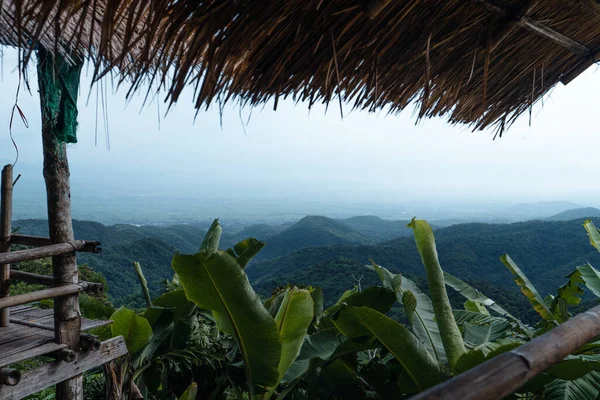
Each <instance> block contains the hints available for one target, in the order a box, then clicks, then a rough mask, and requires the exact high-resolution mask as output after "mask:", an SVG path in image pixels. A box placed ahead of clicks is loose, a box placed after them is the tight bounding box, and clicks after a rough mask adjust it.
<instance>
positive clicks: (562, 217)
mask: <svg viewBox="0 0 600 400" xmlns="http://www.w3.org/2000/svg"><path fill="white" fill-rule="evenodd" d="M598 217H600V210H599V209H597V208H595V207H583V208H574V209H572V210H567V211H563V212H561V213H558V214H556V215H553V216H551V217H547V218H544V220H546V221H571V220H573V219H586V218H598Z"/></svg>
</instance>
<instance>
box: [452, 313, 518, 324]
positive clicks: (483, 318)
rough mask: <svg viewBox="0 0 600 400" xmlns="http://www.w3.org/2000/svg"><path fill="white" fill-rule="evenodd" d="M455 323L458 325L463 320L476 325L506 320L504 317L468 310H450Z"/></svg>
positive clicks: (462, 322)
mask: <svg viewBox="0 0 600 400" xmlns="http://www.w3.org/2000/svg"><path fill="white" fill-rule="evenodd" d="M452 313H453V314H454V319H455V320H456V323H457V324H458V325H459V326H460V325H463V324H464V323H465V322H468V323H471V324H476V325H489V324H493V323H497V322H507V319H506V318H502V317H493V316H491V315H486V314H481V313H478V312H474V311H469V310H452Z"/></svg>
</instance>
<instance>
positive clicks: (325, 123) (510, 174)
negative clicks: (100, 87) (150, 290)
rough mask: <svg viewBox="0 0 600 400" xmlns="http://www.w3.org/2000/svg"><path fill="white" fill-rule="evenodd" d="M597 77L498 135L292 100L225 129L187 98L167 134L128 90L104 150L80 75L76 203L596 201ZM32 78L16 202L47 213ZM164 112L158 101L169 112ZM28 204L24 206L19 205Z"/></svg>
mask: <svg viewBox="0 0 600 400" xmlns="http://www.w3.org/2000/svg"><path fill="white" fill-rule="evenodd" d="M15 65H16V55H15V52H14V51H13V50H11V49H5V51H4V59H3V67H4V68H3V69H4V74H3V80H2V82H0V87H1V88H2V91H3V93H5V94H6V95H5V96H3V97H2V99H0V102H1V103H0V104H1V108H0V109H1V110H3V111H2V112H1V114H0V123H1V124H3V126H4V127H5V128H4V129H3V130H2V131H0V162H2V163H9V162H13V160H14V158H15V155H16V153H15V150H14V148H13V145H12V143H11V141H10V138H9V135H8V121H9V119H10V114H11V109H12V106H13V104H14V94H15V93H16V87H17V84H18V79H17V76H18V75H17V74H16V73H15V72H12V73H11V71H12V69H13V66H15ZM594 72H595V71H594V68H590V70H589V71H587V72H586V73H585V74H583V75H582V76H581V77H579V78H578V79H577V80H575V81H574V82H573V83H571V84H570V85H569V86H566V87H564V86H561V85H559V86H557V87H556V90H555V91H554V92H553V93H552V95H551V96H549V97H547V98H546V99H545V101H544V107H543V108H542V107H541V104H538V105H537V106H536V107H534V109H533V116H532V125H531V127H529V121H528V116H527V115H524V116H522V117H521V118H520V119H519V120H518V121H517V123H516V124H515V125H514V126H513V127H511V129H510V130H508V131H507V132H505V134H504V137H502V138H498V139H496V140H495V141H493V140H492V137H493V134H492V132H491V131H483V132H475V133H473V132H471V131H470V130H469V129H468V128H465V127H462V126H449V125H448V124H447V123H446V122H445V121H444V120H442V119H431V120H424V121H421V122H420V123H419V124H418V125H415V118H414V116H413V115H412V110H405V112H404V113H402V114H401V115H399V116H395V115H385V113H380V114H369V113H367V112H362V111H352V112H351V107H350V106H349V105H344V113H345V116H344V119H343V120H342V119H341V118H340V114H339V108H338V105H337V103H336V104H333V103H332V104H331V105H330V108H329V110H328V112H327V114H325V113H324V111H325V107H324V106H315V107H314V108H313V110H312V111H311V112H310V113H309V112H308V110H307V105H306V104H304V103H299V104H297V105H296V104H294V103H293V102H291V101H280V102H279V109H278V111H277V112H274V111H272V104H271V103H269V104H267V105H265V107H264V108H262V109H261V108H254V109H251V108H244V109H242V110H241V111H240V110H239V108H238V107H235V106H233V105H230V106H228V107H226V108H225V109H224V110H223V115H222V128H221V118H220V115H219V110H218V107H212V108H211V109H209V110H208V111H204V110H202V111H200V112H199V113H198V115H197V118H196V121H195V123H194V115H195V110H194V109H193V105H192V101H191V94H190V93H189V92H188V93H185V94H184V96H182V98H181V99H180V101H179V103H178V104H176V105H175V106H174V108H173V109H172V110H171V111H170V112H169V114H168V115H167V116H166V118H163V117H162V115H161V121H160V129H159V127H158V125H159V124H158V115H159V112H158V107H157V104H156V102H154V103H152V104H151V105H149V106H147V107H146V108H143V109H142V111H141V113H140V112H139V110H140V108H141V103H142V99H143V96H141V95H139V96H135V97H134V98H133V99H132V100H131V101H130V102H129V104H126V103H127V102H126V101H125V91H124V90H120V91H119V92H118V93H117V94H109V95H108V100H107V102H108V131H109V134H110V151H108V150H107V149H106V146H105V135H104V126H103V123H102V120H103V116H102V109H101V107H98V113H99V123H98V125H96V111H97V107H96V89H95V88H94V89H92V92H91V96H90V103H89V105H87V106H86V100H87V98H88V92H89V89H88V88H89V78H88V77H87V75H86V72H85V69H84V73H83V78H82V85H81V87H82V89H81V93H80V98H79V105H80V113H79V131H78V139H79V143H78V144H76V145H71V146H69V147H70V148H69V159H70V163H71V175H72V182H73V183H72V192H73V203H74V209H75V210H76V209H77V208H78V202H79V201H80V200H81V203H84V202H85V201H84V200H83V199H85V198H90V197H91V198H97V199H98V200H100V197H102V196H104V197H106V196H108V197H106V198H110V197H111V196H112V197H116V196H121V197H123V196H124V197H127V196H134V197H135V196H151V197H172V198H187V199H205V200H210V201H214V202H217V203H218V202H219V201H221V200H222V199H230V200H232V201H233V202H234V203H236V204H239V205H243V202H244V201H245V200H247V202H248V203H249V204H254V203H258V204H260V202H261V201H263V200H264V203H265V204H269V205H270V207H272V206H273V205H275V206H276V207H277V206H279V207H281V208H282V209H289V208H290V207H292V208H293V207H294V205H298V204H304V205H305V206H306V207H305V208H306V209H310V210H318V206H319V204H322V205H324V208H327V207H329V208H331V207H335V206H336V205H337V208H339V209H340V212H342V210H341V209H343V208H344V207H346V208H348V210H350V209H356V210H359V211H364V214H377V213H378V210H379V212H381V210H385V213H390V214H391V213H393V210H394V207H399V206H402V205H411V204H412V205H416V206H417V208H418V206H422V207H425V206H426V207H430V208H435V207H456V208H461V207H462V208H467V209H473V211H478V210H492V209H500V208H502V207H509V206H510V205H514V204H518V203H522V202H537V201H557V200H564V201H571V202H574V203H577V204H580V205H582V206H596V205H600V190H598V189H596V188H595V186H594V183H595V180H594V178H595V177H596V176H597V175H598V173H599V172H600V165H598V163H597V162H596V161H595V157H594V155H593V154H592V153H591V152H586V150H587V149H594V148H596V147H597V145H598V144H599V143H598V142H599V140H600V139H598V138H597V135H596V132H595V131H596V130H597V129H598V128H597V127H596V125H597V124H595V121H594V120H593V119H592V115H594V113H593V111H594V110H593V108H592V107H593V105H594V102H593V101H592V93H594V92H595V90H594V89H595V88H596V87H600V79H599V78H598V76H597V75H595V74H594ZM29 76H30V83H31V84H32V87H31V92H32V94H29V93H28V92H27V91H26V90H24V89H23V87H22V88H21V93H20V96H19V101H18V104H19V106H20V108H21V109H22V110H23V112H24V113H25V115H26V116H27V119H28V121H29V128H25V127H24V126H23V124H22V123H21V121H20V119H19V118H18V115H17V116H16V117H15V121H14V122H13V136H14V139H15V141H16V143H17V145H18V147H19V161H18V164H17V168H16V170H17V171H16V172H18V173H23V178H22V180H21V181H20V183H19V186H18V188H17V189H16V193H15V196H16V198H19V196H21V198H22V199H24V200H27V201H28V202H31V203H32V204H36V201H37V202H38V203H39V200H37V198H38V197H41V199H42V201H41V206H44V204H45V203H44V202H43V193H44V189H43V186H42V185H43V179H42V175H41V164H42V153H41V137H40V134H39V131H40V113H39V101H38V98H37V87H36V74H35V69H34V68H30V74H29ZM165 110H166V105H165V104H162V103H161V104H160V112H161V113H164V111H165ZM250 114H251V118H250V121H249V123H248V124H245V122H246V121H247V120H248V118H249V116H250ZM242 121H244V122H242ZM96 128H97V131H98V145H95V130H96ZM217 206H222V205H219V204H217ZM19 207H20V205H19V202H16V203H15V209H16V211H18V210H19ZM109 207H110V204H108V205H106V208H107V209H108V208H109ZM221 208H222V207H221ZM301 209H302V207H300V208H299V209H298V210H297V211H298V212H300V211H301ZM168 211H174V210H168ZM369 211H372V212H369ZM207 217H208V216H207Z"/></svg>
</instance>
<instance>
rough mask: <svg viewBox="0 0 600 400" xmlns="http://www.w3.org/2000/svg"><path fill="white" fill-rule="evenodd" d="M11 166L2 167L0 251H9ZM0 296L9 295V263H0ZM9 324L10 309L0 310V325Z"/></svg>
mask: <svg viewBox="0 0 600 400" xmlns="http://www.w3.org/2000/svg"><path fill="white" fill-rule="evenodd" d="M12 177H13V167H12V165H7V166H5V167H4V168H3V169H2V189H1V200H0V203H1V204H0V253H4V252H8V251H10V235H11V233H12V232H11V230H12V225H11V224H12V183H13V180H12ZM0 274H1V277H0V297H8V296H10V281H9V279H10V264H0ZM8 324H10V310H9V309H8V308H4V309H2V310H0V326H8Z"/></svg>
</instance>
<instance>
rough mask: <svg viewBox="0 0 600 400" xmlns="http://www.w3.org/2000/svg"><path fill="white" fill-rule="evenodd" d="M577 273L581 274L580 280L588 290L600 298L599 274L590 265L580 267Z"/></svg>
mask: <svg viewBox="0 0 600 400" xmlns="http://www.w3.org/2000/svg"><path fill="white" fill-rule="evenodd" d="M577 271H579V272H580V273H581V279H583V282H584V283H585V286H587V288H588V289H590V290H591V291H592V293H594V295H595V296H596V297H600V273H599V272H598V270H597V269H596V268H594V267H592V266H591V265H590V264H585V265H580V266H579V267H577Z"/></svg>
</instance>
